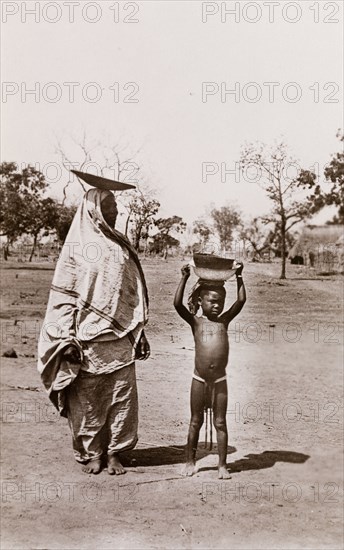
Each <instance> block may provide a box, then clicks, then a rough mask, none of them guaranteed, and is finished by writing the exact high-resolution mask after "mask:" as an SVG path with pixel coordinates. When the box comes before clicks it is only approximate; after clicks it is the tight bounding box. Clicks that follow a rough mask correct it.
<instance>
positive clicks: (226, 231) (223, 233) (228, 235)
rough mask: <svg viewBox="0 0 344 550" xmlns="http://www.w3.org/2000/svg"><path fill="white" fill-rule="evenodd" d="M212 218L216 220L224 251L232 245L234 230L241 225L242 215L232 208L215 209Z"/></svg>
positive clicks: (215, 223) (216, 227)
mask: <svg viewBox="0 0 344 550" xmlns="http://www.w3.org/2000/svg"><path fill="white" fill-rule="evenodd" d="M210 214H211V217H212V218H213V220H214V227H215V229H216V231H217V233H218V235H219V239H220V243H221V246H222V248H223V249H224V250H226V249H227V247H229V246H230V245H231V243H232V238H233V230H234V229H236V228H237V227H238V226H240V225H241V217H240V213H239V212H237V210H235V208H233V207H232V206H222V207H221V208H213V209H212V211H211V213H210Z"/></svg>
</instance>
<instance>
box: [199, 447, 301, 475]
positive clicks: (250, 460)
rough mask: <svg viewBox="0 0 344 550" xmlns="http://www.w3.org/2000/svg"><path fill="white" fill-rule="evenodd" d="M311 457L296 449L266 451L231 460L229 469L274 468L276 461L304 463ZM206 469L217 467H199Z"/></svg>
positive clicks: (240, 470) (201, 469) (231, 470)
mask: <svg viewBox="0 0 344 550" xmlns="http://www.w3.org/2000/svg"><path fill="white" fill-rule="evenodd" d="M309 458H310V457H309V455H305V454H303V453H296V452H294V451H264V452H262V453H260V454H249V455H246V456H244V458H240V459H239V460H236V461H235V462H229V464H227V465H228V470H229V471H230V472H231V473H234V474H236V473H239V472H244V471H247V470H264V469H265V468H272V466H274V465H275V464H276V462H290V463H293V464H304V462H306V460H308V459H309ZM206 470H216V468H210V467H204V468H199V470H198V471H199V472H202V471H206Z"/></svg>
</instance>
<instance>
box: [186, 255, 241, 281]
mask: <svg viewBox="0 0 344 550" xmlns="http://www.w3.org/2000/svg"><path fill="white" fill-rule="evenodd" d="M191 265H192V266H193V269H194V272H195V274H196V275H197V277H199V278H200V279H204V280H206V281H226V280H227V279H230V278H231V277H233V275H234V274H235V271H236V269H237V267H238V266H237V264H236V262H235V260H234V258H233V259H232V258H222V257H221V256H215V255H214V254H194V255H193V262H192V263H191Z"/></svg>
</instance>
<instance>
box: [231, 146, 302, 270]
mask: <svg viewBox="0 0 344 550" xmlns="http://www.w3.org/2000/svg"><path fill="white" fill-rule="evenodd" d="M240 163H241V167H242V169H245V170H248V169H250V168H255V169H256V170H257V171H258V175H259V184H260V185H261V186H262V188H263V189H264V190H265V192H266V194H267V196H268V197H269V199H270V200H271V202H272V210H271V213H270V214H269V215H267V216H264V221H265V222H266V223H269V222H272V223H274V224H275V227H276V230H277V232H278V234H279V235H280V240H281V257H282V268H281V276H280V278H281V279H285V278H286V256H287V233H288V231H290V229H291V228H292V227H293V226H294V225H295V224H297V223H299V222H300V221H302V220H304V219H305V218H307V217H309V216H311V214H312V204H311V201H310V200H309V199H308V198H307V197H305V196H300V195H302V193H301V194H300V186H299V176H300V173H301V169H300V167H299V166H298V164H297V163H296V161H295V160H294V159H293V158H292V157H291V156H290V155H289V153H288V149H287V146H286V144H285V143H283V142H280V143H277V144H275V145H274V146H272V147H268V146H266V145H265V144H262V143H256V144H253V143H249V144H246V145H245V146H244V147H243V148H242V151H241V157H240ZM297 195H299V199H297V198H295V197H297ZM303 195H304V193H303Z"/></svg>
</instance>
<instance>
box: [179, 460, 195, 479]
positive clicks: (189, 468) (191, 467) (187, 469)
mask: <svg viewBox="0 0 344 550" xmlns="http://www.w3.org/2000/svg"><path fill="white" fill-rule="evenodd" d="M196 472H197V468H196V464H195V462H187V463H186V464H185V465H184V468H183V469H182V471H181V474H182V476H185V477H186V476H193V475H194V474H195V473H196Z"/></svg>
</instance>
